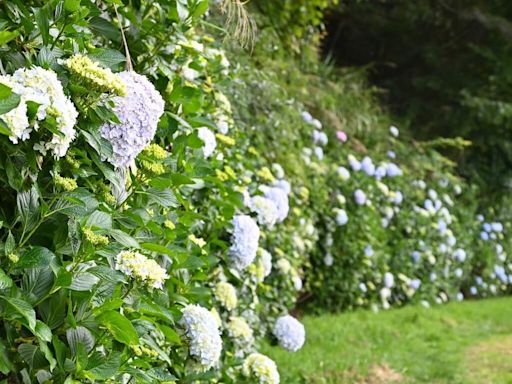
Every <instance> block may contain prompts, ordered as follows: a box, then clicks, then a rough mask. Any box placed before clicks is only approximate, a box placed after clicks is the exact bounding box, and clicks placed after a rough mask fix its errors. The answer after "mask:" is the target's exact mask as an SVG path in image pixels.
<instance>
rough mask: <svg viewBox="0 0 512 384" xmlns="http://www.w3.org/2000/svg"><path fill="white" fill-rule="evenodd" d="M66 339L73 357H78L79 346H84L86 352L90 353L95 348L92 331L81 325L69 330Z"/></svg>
mask: <svg viewBox="0 0 512 384" xmlns="http://www.w3.org/2000/svg"><path fill="white" fill-rule="evenodd" d="M66 339H67V340H68V345H69V348H70V349H71V353H72V354H73V356H76V354H77V352H78V346H79V345H82V346H83V347H84V348H85V350H86V352H90V351H91V350H92V348H93V347H94V336H93V335H92V333H91V331H89V330H88V329H87V328H85V327H82V326H81V325H79V326H77V327H76V328H70V329H68V330H67V331H66Z"/></svg>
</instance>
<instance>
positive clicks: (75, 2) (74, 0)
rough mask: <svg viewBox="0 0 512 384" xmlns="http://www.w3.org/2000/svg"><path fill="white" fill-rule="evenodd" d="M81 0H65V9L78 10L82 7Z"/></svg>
mask: <svg viewBox="0 0 512 384" xmlns="http://www.w3.org/2000/svg"><path fill="white" fill-rule="evenodd" d="M80 1H81V0H64V9H65V10H66V11H68V12H76V11H78V9H79V8H80Z"/></svg>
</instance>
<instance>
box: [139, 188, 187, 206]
mask: <svg viewBox="0 0 512 384" xmlns="http://www.w3.org/2000/svg"><path fill="white" fill-rule="evenodd" d="M139 193H143V194H147V195H148V197H149V201H150V202H152V203H157V204H159V205H161V206H162V207H165V208H169V207H178V206H179V203H178V199H176V196H175V195H174V193H173V192H172V191H171V190H170V189H157V188H149V189H148V190H147V191H145V192H139Z"/></svg>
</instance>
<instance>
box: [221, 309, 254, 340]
mask: <svg viewBox="0 0 512 384" xmlns="http://www.w3.org/2000/svg"><path fill="white" fill-rule="evenodd" d="M226 328H227V330H228V333H229V335H230V336H231V337H233V338H235V339H239V340H240V341H242V342H243V343H244V344H251V343H252V342H253V341H254V336H253V332H252V329H251V327H249V324H247V321H246V320H245V319H244V318H243V317H240V316H232V317H231V318H230V319H229V322H228V324H227V327H226Z"/></svg>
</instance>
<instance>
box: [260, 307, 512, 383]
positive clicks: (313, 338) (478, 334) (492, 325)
mask: <svg viewBox="0 0 512 384" xmlns="http://www.w3.org/2000/svg"><path fill="white" fill-rule="evenodd" d="M302 321H303V322H304V325H305V326H306V329H307V342H306V345H305V347H304V348H303V349H302V350H301V351H299V352H297V353H295V354H290V353H288V352H286V351H284V350H282V349H280V348H279V347H267V348H266V351H265V352H266V353H267V354H269V356H270V357H272V358H273V359H275V360H276V362H277V363H278V366H279V368H280V373H281V376H282V382H283V383H365V382H366V383H374V384H377V383H393V382H399V383H451V384H452V383H461V384H462V383H464V384H466V383H475V384H476V383H509V382H510V383H512V374H511V372H512V299H510V298H501V299H492V300H485V301H471V302H463V303H450V304H447V305H444V306H437V307H434V308H430V309H425V308H423V307H407V308H403V309H397V310H391V311H387V312H381V313H377V314H375V313H373V312H369V311H358V312H354V313H345V314H339V315H324V316H319V317H305V318H303V319H302ZM393 380H394V381H393ZM475 380H476V381H475Z"/></svg>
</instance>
